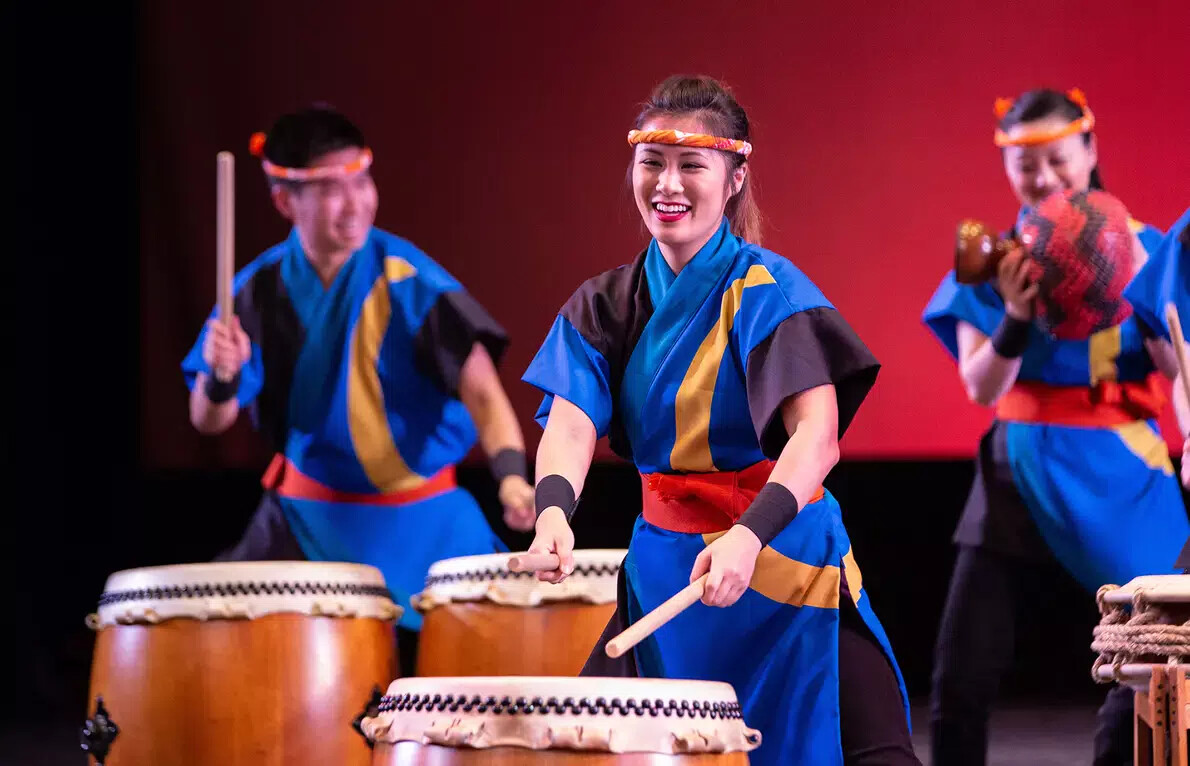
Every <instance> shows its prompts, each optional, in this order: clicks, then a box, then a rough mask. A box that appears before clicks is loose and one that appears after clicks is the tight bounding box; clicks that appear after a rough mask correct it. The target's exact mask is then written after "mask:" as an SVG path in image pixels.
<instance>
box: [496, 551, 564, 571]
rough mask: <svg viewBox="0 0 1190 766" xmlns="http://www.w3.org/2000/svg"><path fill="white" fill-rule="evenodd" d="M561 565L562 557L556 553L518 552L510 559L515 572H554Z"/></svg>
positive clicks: (510, 564)
mask: <svg viewBox="0 0 1190 766" xmlns="http://www.w3.org/2000/svg"><path fill="white" fill-rule="evenodd" d="M560 566H562V559H561V558H560V557H559V556H558V554H556V553H518V554H516V555H515V556H511V557H509V559H508V568H509V570H511V571H513V572H552V571H554V570H555V569H557V568H558V567H560Z"/></svg>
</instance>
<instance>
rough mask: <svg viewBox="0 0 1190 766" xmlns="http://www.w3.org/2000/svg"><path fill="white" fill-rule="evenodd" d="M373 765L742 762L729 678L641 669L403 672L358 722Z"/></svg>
mask: <svg viewBox="0 0 1190 766" xmlns="http://www.w3.org/2000/svg"><path fill="white" fill-rule="evenodd" d="M361 726H362V728H363V730H364V732H365V733H366V734H367V735H368V736H369V737H370V738H372V739H373V740H375V751H374V757H373V760H372V764H373V766H447V765H448V764H450V765H452V766H453V765H454V764H466V765H467V766H470V765H471V764H474V765H475V766H480V765H481V764H482V765H483V766H488V765H489V764H490V765H493V766H511V765H512V764H558V765H561V764H566V765H567V766H612V764H615V765H616V766H621V765H624V764H632V765H634V766H644V765H645V764H648V765H649V766H662V765H663V764H664V765H665V766H670V765H671V764H672V765H674V766H676V765H677V764H683V765H686V764H698V765H700V766H702V765H705V766H711V765H712V764H714V765H715V766H718V765H719V764H732V765H733V766H734V765H735V764H746V763H748V753H749V752H750V751H752V750H755V749H756V748H757V747H759V746H760V741H761V736H760V732H757V731H755V730H754V729H749V728H748V727H747V726H746V725H745V723H744V721H743V720H742V719H741V716H740V706H739V701H738V700H737V699H736V695H735V691H734V690H733V689H732V688H731V686H730V685H728V684H724V683H716V682H708V681H676V680H667V679H646V678H590V677H586V678H559V677H531V676H520V677H514V678H507V677H506V678H492V677H482V676H480V677H476V676H472V677H454V678H445V677H444V678H420V677H419V678H402V679H398V680H396V681H394V682H393V683H392V684H391V685H390V686H389V687H388V694H387V695H385V697H384V699H383V700H382V701H381V703H380V712H379V714H377V715H375V716H371V717H367V718H365V719H364V720H363V722H362V724H361Z"/></svg>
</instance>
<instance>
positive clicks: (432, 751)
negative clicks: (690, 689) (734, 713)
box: [372, 742, 748, 766]
mask: <svg viewBox="0 0 1190 766" xmlns="http://www.w3.org/2000/svg"><path fill="white" fill-rule="evenodd" d="M535 764H542V766H546V765H548V766H747V764H748V754H747V753H698V754H695V755H686V754H683V755H668V754H662V753H580V752H574V751H569V750H526V749H524V748H519V747H497V748H491V749H489V750H463V749H456V748H450V747H443V746H441V745H422V744H419V743H417V742H398V743H397V744H395V745H390V744H386V743H381V744H378V745H377V746H376V752H375V754H374V755H373V757H372V766H534V765H535Z"/></svg>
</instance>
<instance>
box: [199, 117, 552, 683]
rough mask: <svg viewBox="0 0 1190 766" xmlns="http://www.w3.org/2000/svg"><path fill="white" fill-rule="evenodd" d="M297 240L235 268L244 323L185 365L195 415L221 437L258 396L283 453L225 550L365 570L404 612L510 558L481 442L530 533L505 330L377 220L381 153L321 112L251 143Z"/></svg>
mask: <svg viewBox="0 0 1190 766" xmlns="http://www.w3.org/2000/svg"><path fill="white" fill-rule="evenodd" d="M252 150H253V153H254V154H255V155H257V156H259V157H261V163H262V167H263V170H264V174H265V178H266V179H267V181H268V185H269V191H270V194H271V196H272V200H273V204H274V206H275V207H276V209H277V211H278V212H279V213H280V214H281V215H282V217H284V218H285V219H287V220H288V221H290V222H291V224H292V226H291V229H290V232H289V235H288V237H286V239H285V240H283V241H282V242H279V243H278V244H276V245H274V246H273V247H271V248H269V249H268V250H266V251H265V252H263V253H261V254H260V255H259V256H257V257H256V258H255V260H253V261H252V262H251V263H250V264H248V266H247V267H245V268H244V269H243V270H241V271H240V272H239V273H238V274H236V277H235V281H234V286H233V290H234V296H235V297H234V305H235V316H233V317H232V318H231V320H230V321H229V322H228V323H226V324H225V323H223V322H221V321H219V320H218V319H216V318H215V312H212V314H211V318H210V319H209V320H208V322H207V324H206V326H205V327H204V328H203V329H202V331H201V332H200V333H199V335H198V339H197V340H196V342H195V344H194V346H193V347H192V348H191V350H190V352H189V354H187V356H186V357H185V359H184V360H183V362H182V370H183V372H184V375H185V379H186V383H187V385H188V386H189V388H190V392H191V393H190V421H191V423H193V425H194V427H195V428H196V429H198V430H199V431H200V432H202V433H204V434H218V433H221V432H223V431H226V430H227V429H228V428H229V427H230V426H231V425H232V424H233V423H234V422H235V420H236V418H237V417H238V415H239V412H240V409H241V408H244V407H248V408H249V409H250V411H251V415H252V417H253V422H254V425H255V426H256V428H257V430H258V431H259V432H260V433H261V434H263V435H264V437H265V438H266V439H267V440H268V442H269V445H270V447H271V448H272V450H273V451H274V453H275V457H274V459H273V462H272V464H271V465H270V466H269V469H268V471H267V472H266V474H265V476H264V478H263V481H262V484H263V486H264V490H265V491H264V494H263V496H262V498H261V501H260V505H259V507H258V508H257V510H256V513H255V516H254V517H253V519H252V521H251V522H250V524H249V526H248V528H247V530H246V532H245V534H244V536H243V538H242V539H241V540H240V541H239V542H238V543H237V544H236V545H235V546H233V547H232V548H231V549H230V550H229V551H227V552H225V553H224V554H223V555H222V556H221V557H220V558H221V559H224V560H259V559H274V560H276V559H300V558H306V559H309V560H321V561H349V562H356V563H364V564H371V565H373V566H376V567H378V568H379V569H380V570H381V571H382V572H383V574H384V578H385V580H386V583H387V585H388V588H389V589H390V590H391V591H392V593H393V599H394V601H396V602H397V603H398V604H399V605H400V606H401V607H403V608H404V609H405V612H404V614H403V615H402V617H401V618H400V622H399V627H400V628H401V629H402V630H399V632H398V637H399V639H400V641H401V648H402V663H403V671H404V672H408V673H411V672H413V668H414V664H413V657H414V654H415V651H416V650H415V646H416V641H415V639H416V636H417V631H419V630H420V627H421V616H420V615H419V614H418V613H417V612H416V611H415V610H413V609H412V608H410V603H409V600H410V596H412V595H413V594H415V593H416V592H418V591H419V590H420V589H421V588H422V586H423V584H424V581H425V576H426V572H427V570H428V569H429V567H430V565H431V564H432V563H433V562H435V561H438V560H441V559H446V558H451V557H456V556H463V555H470V554H484V553H495V552H502V551H506V550H507V547H506V546H505V545H504V544H503V543H502V542H501V541H500V539H499V538H498V537H497V536H496V534H495V533H494V532H493V530H492V529H491V528H490V526H489V525H488V523H487V521H486V519H485V518H484V515H483V513H482V511H481V510H480V508H479V505H478V504H477V503H476V502H475V499H474V498H473V497H472V496H471V495H470V494H468V493H467V492H466V491H465V490H463V489H462V488H460V487H459V486H458V485H457V484H456V482H455V464H456V463H458V462H459V461H460V460H462V459H463V458H464V457H465V456H466V455H467V453H468V452H469V451H470V450H471V448H472V447H473V445H474V444H475V443H476V440H477V437H478V441H479V442H480V443H481V444H482V447H483V450H484V452H485V453H486V454H487V456H488V459H489V461H490V467H491V471H492V473H493V475H494V477H495V479H496V481H497V482H498V483H499V497H500V501H501V503H502V504H503V506H504V520H505V522H506V523H507V524H508V525H509V526H510V527H512V528H513V529H517V530H529V529H532V528H533V524H534V520H535V510H534V500H533V488H532V487H531V486H530V485H529V483H528V481H527V480H526V460H525V453H524V441H523V437H522V434H521V430H520V426H519V425H518V423H517V420H516V417H515V415H514V414H513V410H512V407H511V405H510V404H509V401H508V397H507V396H506V395H505V392H504V390H503V388H502V386H501V384H500V380H499V378H498V377H497V373H496V367H495V365H496V362H498V360H499V359H500V357H501V355H502V354H503V352H504V350H505V348H506V346H507V344H508V339H507V337H506V335H505V332H504V330H503V328H501V327H500V325H498V324H497V323H496V321H495V320H494V319H493V318H492V317H491V316H489V315H488V313H487V312H486V311H485V310H484V309H483V307H481V306H480V305H479V303H477V302H476V301H475V300H474V299H473V298H472V297H471V296H470V295H469V294H468V293H467V292H466V291H465V290H464V289H463V287H462V285H460V284H459V282H458V281H457V280H456V279H455V278H454V277H453V276H452V275H450V274H449V273H447V271H446V270H445V269H443V268H442V267H441V266H440V265H438V264H437V263H436V262H434V261H433V260H432V259H431V258H430V257H429V256H428V255H426V254H425V253H424V252H422V251H421V250H420V249H418V248H417V247H416V246H415V245H413V244H412V243H410V242H408V241H407V240H405V239H402V238H401V237H398V236H396V235H394V234H391V233H389V232H387V231H384V230H382V229H379V228H377V227H375V226H374V225H373V223H374V220H375V216H376V207H377V200H378V194H377V190H376V184H375V183H374V181H373V179H372V175H371V173H370V171H369V168H370V166H371V164H372V159H373V155H372V152H371V150H370V149H369V148H368V144H367V142H366V141H365V140H364V136H363V134H362V133H361V131H360V129H359V128H358V127H356V126H355V125H354V124H353V123H352V122H351V121H350V120H348V119H347V118H346V117H345V116H343V115H342V114H340V113H338V112H337V111H335V110H333V109H331V108H328V107H325V106H313V107H310V108H307V109H303V110H300V111H297V112H293V113H291V114H286V115H284V116H283V117H281V118H280V119H278V120H277V122H276V123H275V124H274V125H273V127H272V129H271V130H270V131H269V132H268V134H267V135H265V134H257V135H256V136H254V137H253V141H252Z"/></svg>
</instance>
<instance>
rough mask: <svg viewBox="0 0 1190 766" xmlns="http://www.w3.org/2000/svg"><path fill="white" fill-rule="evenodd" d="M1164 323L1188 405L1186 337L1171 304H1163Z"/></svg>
mask: <svg viewBox="0 0 1190 766" xmlns="http://www.w3.org/2000/svg"><path fill="white" fill-rule="evenodd" d="M1165 321H1166V322H1168V323H1169V339H1170V340H1172V341H1173V351H1174V354H1175V355H1176V356H1177V358H1178V371H1179V372H1180V373H1181V378H1182V392H1183V393H1185V394H1186V403H1187V404H1190V364H1188V363H1187V361H1186V336H1184V335H1182V322H1181V320H1180V319H1179V318H1178V309H1177V307H1176V306H1174V305H1173V304H1172V303H1167V304H1165Z"/></svg>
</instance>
